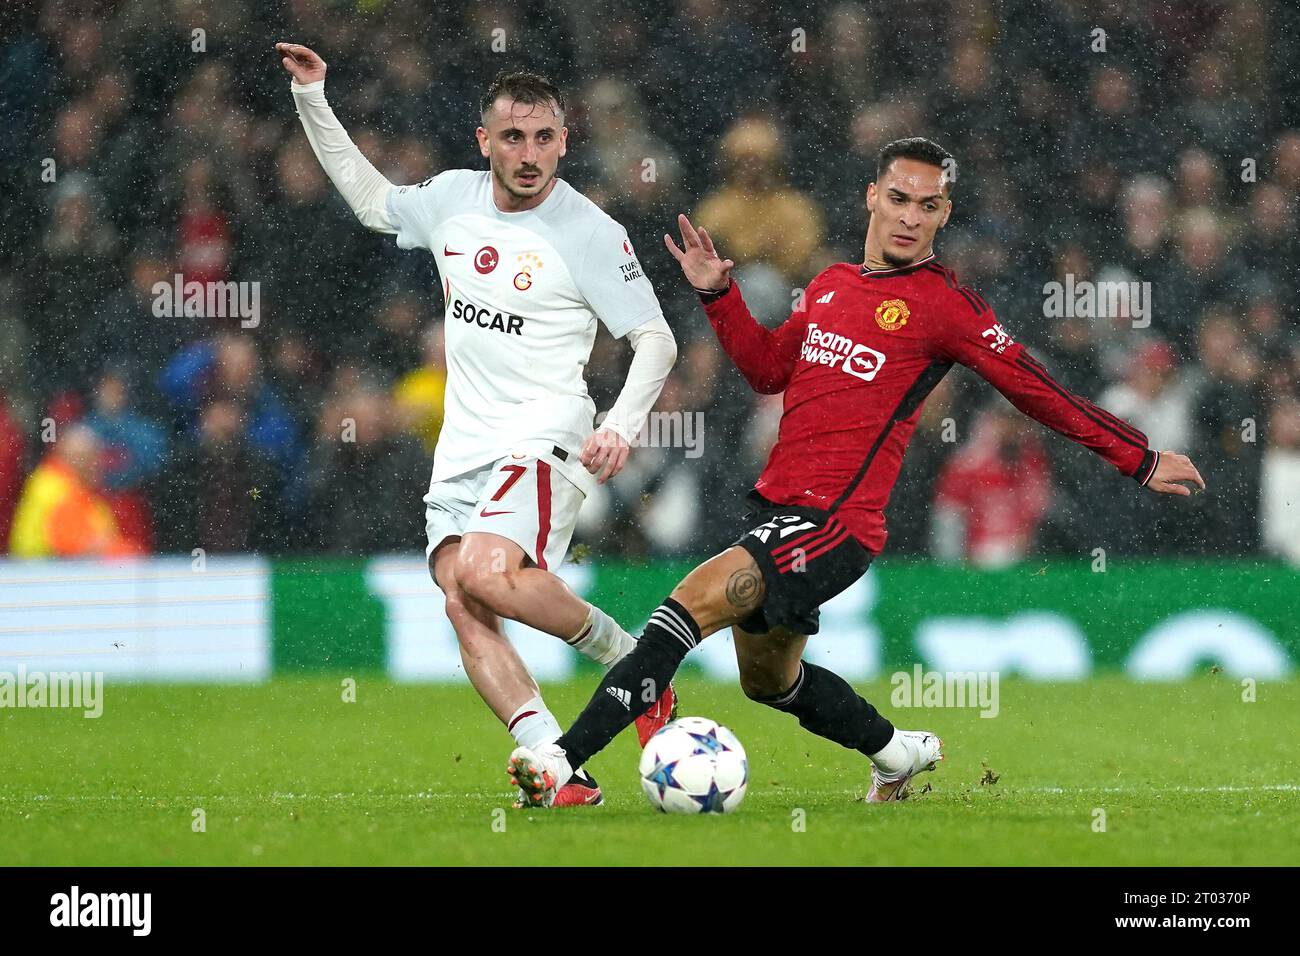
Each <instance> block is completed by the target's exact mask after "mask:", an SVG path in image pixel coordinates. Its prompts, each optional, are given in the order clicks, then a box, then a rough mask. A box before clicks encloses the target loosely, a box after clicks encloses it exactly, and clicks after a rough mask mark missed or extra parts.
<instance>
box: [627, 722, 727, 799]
mask: <svg viewBox="0 0 1300 956" xmlns="http://www.w3.org/2000/svg"><path fill="white" fill-rule="evenodd" d="M748 782H749V760H748V758H747V757H746V756H745V748H744V747H742V746H741V745H740V741H739V740H737V739H736V735H735V734H733V733H732V732H731V731H730V730H728V729H727V728H726V727H723V726H722V725H721V724H718V723H715V722H714V721H712V720H709V719H708V718H705V717H683V718H681V719H680V720H674V721H673V722H672V723H671V724H669V725H668V726H666V727H664V728H663V729H662V730H660V731H659V732H658V733H657V734H655V735H654V736H653V737H651V738H650V742H649V743H647V744H646V745H645V749H644V750H642V751H641V789H643V790H644V791H645V795H646V798H647V799H648V800H649V801H650V805H651V806H652V807H654V808H655V809H656V810H659V811H661V812H662V813H730V812H731V811H732V810H734V809H736V807H738V806H740V801H742V800H744V799H745V787H746V785H747V784H748Z"/></svg>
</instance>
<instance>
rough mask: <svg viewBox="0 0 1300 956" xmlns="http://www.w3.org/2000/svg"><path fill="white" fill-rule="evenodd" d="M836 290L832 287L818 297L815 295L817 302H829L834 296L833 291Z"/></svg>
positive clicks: (823, 303)
mask: <svg viewBox="0 0 1300 956" xmlns="http://www.w3.org/2000/svg"><path fill="white" fill-rule="evenodd" d="M836 291H837V290H835V289H832V290H831V291H830V292H827V293H826V294H825V295H821V296H818V297H817V302H818V303H820V304H821V305H825V304H826V303H827V302H829V301H830V300H831V299H833V298H835V292H836Z"/></svg>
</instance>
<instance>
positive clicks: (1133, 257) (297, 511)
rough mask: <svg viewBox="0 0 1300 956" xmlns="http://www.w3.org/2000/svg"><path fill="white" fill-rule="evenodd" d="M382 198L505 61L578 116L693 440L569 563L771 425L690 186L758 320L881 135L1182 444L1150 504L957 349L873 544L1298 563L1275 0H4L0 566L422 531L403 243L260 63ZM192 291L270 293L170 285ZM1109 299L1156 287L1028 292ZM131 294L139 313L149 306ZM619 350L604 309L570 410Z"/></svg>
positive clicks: (1019, 286) (434, 378) (1061, 342)
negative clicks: (1132, 300) (936, 166)
mask: <svg viewBox="0 0 1300 956" xmlns="http://www.w3.org/2000/svg"><path fill="white" fill-rule="evenodd" d="M277 40H294V41H297V42H302V43H305V44H307V45H309V46H311V47H313V48H314V49H316V50H317V51H318V52H319V53H321V55H322V56H323V57H324V59H325V60H326V61H327V62H328V63H329V79H328V83H327V94H328V95H329V97H330V100H331V102H332V103H333V105H334V108H335V110H336V112H337V114H338V115H339V117H340V119H341V121H342V122H343V123H344V125H345V126H346V127H347V128H348V129H349V131H350V133H351V134H352V136H353V138H354V140H355V141H356V142H357V144H358V145H359V146H360V147H361V149H362V151H363V152H364V153H365V154H366V155H367V156H368V157H369V158H370V159H371V160H372V161H373V162H374V164H375V165H376V166H377V167H378V168H379V169H380V170H381V171H382V172H384V173H385V175H387V176H388V178H389V179H390V180H392V181H394V182H396V183H413V182H418V181H421V180H423V179H425V178H427V177H428V176H430V175H432V174H434V173H436V172H437V171H439V170H441V169H446V168H455V167H465V166H468V167H473V168H482V165H483V160H482V159H481V157H480V156H479V155H478V153H477V149H476V148H475V146H474V142H473V132H474V128H475V126H476V125H477V108H478V106H477V104H478V98H479V95H480V93H481V90H482V89H484V88H485V87H486V85H487V83H488V81H489V80H490V78H491V77H492V75H493V74H495V73H496V72H497V71H498V70H500V69H504V68H529V69H534V70H537V71H541V72H545V73H547V74H548V75H550V76H551V77H552V78H553V79H555V80H556V81H557V82H558V83H560V84H561V86H562V87H563V88H564V89H566V91H567V92H568V95H569V99H570V109H569V114H568V116H567V123H568V125H569V126H570V128H571V136H570V140H569V154H568V157H567V158H566V159H565V160H564V162H563V164H562V166H561V175H563V176H564V177H565V178H566V179H567V180H568V181H569V182H571V183H572V184H573V185H574V186H575V187H577V188H579V189H581V190H583V191H584V192H586V193H587V195H589V196H590V197H591V198H592V199H594V200H595V201H596V202H598V203H599V204H601V205H602V206H603V207H604V208H605V209H606V210H607V211H608V212H609V213H610V214H611V215H612V216H613V217H614V218H616V219H617V220H619V221H620V222H621V223H623V224H624V225H625V226H626V227H627V229H628V231H629V233H630V235H631V237H632V241H633V244H634V245H635V246H636V247H637V249H638V253H639V257H640V259H641V261H642V263H643V265H644V268H645V270H646V272H647V274H648V275H649V276H650V278H651V280H652V282H653V283H654V285H655V288H656V290H657V291H658V293H659V296H660V299H661V302H662V303H663V305H664V309H665V314H666V316H667V318H668V321H669V322H670V323H671V324H672V325H673V327H674V329H675V330H676V332H677V335H678V339H679V342H680V359H679V363H678V367H677V369H676V370H675V372H674V373H673V376H672V377H671V379H670V381H669V383H668V385H667V387H666V388H665V390H664V394H663V398H662V400H661V402H660V405H659V406H658V407H659V408H660V409H661V410H663V411H666V412H669V413H672V412H682V413H683V414H684V415H685V416H687V418H688V419H690V418H691V417H692V416H695V415H696V414H697V413H702V422H703V435H702V439H703V442H702V448H701V450H702V454H699V455H698V456H695V455H694V454H690V455H688V454H686V453H685V452H684V450H683V449H682V448H680V447H678V448H640V449H637V450H636V451H634V453H633V455H632V456H631V460H630V463H629V466H628V468H627V470H626V471H625V472H624V474H623V475H621V476H620V477H619V478H618V479H616V480H615V481H614V482H612V483H610V484H609V485H607V486H605V487H603V488H601V489H600V490H599V492H598V493H597V494H596V495H595V496H594V497H593V498H592V499H591V500H590V501H589V502H588V505H587V507H586V508H585V509H584V512H583V517H582V519H581V525H580V530H579V535H578V540H579V541H580V542H581V543H582V544H583V545H585V546H586V547H588V548H590V549H592V550H593V551H595V552H596V553H598V554H605V555H624V556H643V555H678V554H698V553H701V552H707V551H710V550H712V549H717V548H720V547H721V546H722V545H724V544H725V543H726V542H727V541H729V540H731V539H732V537H734V535H735V533H736V523H737V521H738V520H739V518H740V516H741V514H742V513H743V505H742V502H741V499H742V497H743V495H744V493H745V491H746V490H747V489H748V487H750V486H751V484H752V481H753V479H754V477H755V476H756V475H757V473H758V470H759V469H760V467H761V465H762V462H763V460H764V458H765V455H766V452H767V449H768V448H769V447H770V444H771V442H772V440H773V438H774V436H775V426H776V421H777V419H778V417H779V414H780V400H779V397H776V398H766V397H760V396H756V395H754V394H752V393H750V392H749V391H748V389H747V388H746V387H745V386H744V383H743V381H742V380H741V379H740V377H739V375H738V374H737V373H736V372H735V370H734V369H733V368H732V367H731V366H730V364H729V361H728V360H727V359H726V357H725V355H723V354H722V353H721V352H720V350H719V349H718V347H717V345H716V342H715V341H714V339H713V337H712V334H711V332H710V330H709V328H708V324H707V322H706V321H705V319H704V317H703V314H702V312H701V311H700V309H699V308H698V305H697V304H696V302H695V301H694V297H693V295H692V294H691V293H690V290H689V289H687V288H685V286H684V283H683V282H682V280H681V276H680V273H679V271H678V270H677V268H676V266H675V264H674V263H673V262H672V260H671V259H670V258H669V257H668V255H667V254H666V252H665V250H664V247H663V243H662V239H661V236H662V235H663V233H664V232H665V231H666V230H667V229H669V228H670V227H671V225H672V223H673V220H674V216H675V214H676V213H677V212H679V211H685V212H688V213H690V214H691V215H692V216H693V218H694V219H695V220H696V221H697V222H700V223H702V224H704V225H706V226H707V227H708V228H709V230H710V232H711V233H712V234H713V236H714V237H715V240H716V241H717V242H718V244H719V246H720V248H721V249H723V250H724V254H725V255H727V256H729V257H731V258H734V259H735V260H736V261H737V262H738V263H739V264H740V265H739V268H738V271H737V275H738V279H739V281H740V283H741V284H742V286H743V288H744V289H745V293H746V297H747V299H748V301H749V303H750V306H751V308H752V309H753V310H754V311H755V313H756V314H758V315H760V316H761V317H762V319H763V321H765V322H768V323H770V324H776V323H779V322H780V321H782V320H783V319H784V318H785V317H786V315H787V314H788V313H789V311H790V308H791V306H792V303H794V302H795V301H796V299H797V294H798V290H799V289H800V288H801V287H802V286H803V285H805V284H806V283H807V282H808V281H809V280H810V279H811V278H812V277H813V276H814V275H815V274H816V273H817V272H818V271H820V270H821V269H822V268H824V267H825V266H826V265H828V264H830V263H832V262H837V261H848V262H859V261H861V259H862V242H863V233H864V229H865V217H864V210H863V192H864V189H865V186H866V184H867V183H868V182H869V181H870V180H871V179H872V178H873V174H874V163H875V155H876V152H877V150H878V149H879V148H880V146H881V145H883V144H884V143H886V142H888V141H889V140H891V139H895V138H898V137H900V136H907V135H924V136H928V137H931V138H933V139H935V140H937V141H938V142H940V143H941V144H943V145H944V146H946V147H947V148H948V149H949V150H951V151H952V152H953V153H954V154H955V155H956V157H957V159H958V163H959V166H958V173H957V178H956V182H955V188H954V192H953V199H954V203H955V208H954V212H953V216H952V219H951V222H950V223H949V225H948V226H947V228H946V229H945V230H944V231H943V232H941V233H940V236H939V241H938V245H937V252H938V257H939V259H940V260H941V261H942V262H944V264H945V265H947V266H948V267H950V268H952V269H954V270H955V271H956V272H957V274H958V276H959V277H960V278H961V279H962V281H963V283H964V284H967V285H970V286H972V287H974V288H976V289H978V290H979V291H980V292H981V293H982V294H983V296H984V297H985V298H986V299H987V300H988V301H989V302H990V303H991V304H992V305H993V307H994V309H995V310H996V312H997V314H998V316H999V320H1000V321H1001V322H1002V324H1003V325H1004V326H1005V327H1006V328H1007V329H1008V330H1009V331H1010V332H1011V333H1012V334H1013V335H1014V336H1015V337H1016V338H1017V339H1018V340H1020V341H1022V342H1024V343H1025V344H1026V345H1027V346H1028V347H1029V348H1030V349H1031V350H1032V351H1033V352H1034V353H1035V354H1036V355H1037V356H1038V358H1039V359H1040V360H1041V361H1043V363H1044V364H1045V365H1047V367H1048V368H1049V369H1050V370H1052V371H1053V373H1054V374H1055V375H1056V376H1057V377H1058V378H1059V379H1060V380H1061V381H1062V382H1063V383H1064V384H1065V385H1066V386H1067V387H1069V388H1071V389H1073V390H1075V391H1077V392H1079V393H1081V394H1084V395H1087V396H1089V397H1091V398H1093V399H1094V400H1096V401H1097V402H1098V403H1099V404H1101V405H1103V406H1104V407H1106V408H1108V409H1110V410H1112V411H1113V412H1115V413H1116V414H1118V415H1121V416H1123V417H1126V418H1128V419H1129V420H1130V421H1132V422H1133V423H1134V424H1136V425H1137V426H1138V427H1139V428H1141V429H1142V430H1143V431H1145V432H1146V433H1147V434H1148V435H1149V436H1150V438H1151V441H1152V443H1153V445H1155V446H1156V447H1159V448H1173V449H1177V450H1182V451H1185V452H1187V453H1189V454H1190V455H1191V456H1192V457H1193V460H1194V461H1196V463H1197V464H1198V465H1199V467H1200V469H1201V472H1202V474H1204V475H1205V477H1206V479H1207V480H1208V482H1209V485H1210V489H1211V491H1210V493H1208V494H1204V495H1197V496H1194V497H1192V498H1190V499H1180V500H1178V501H1173V502H1171V501H1170V500H1168V499H1162V500H1156V496H1152V495H1143V494H1139V493H1137V492H1136V491H1135V489H1134V488H1133V486H1132V485H1131V484H1128V483H1126V479H1123V478H1121V477H1119V476H1118V475H1117V474H1116V473H1115V472H1114V470H1113V469H1111V468H1110V467H1109V466H1106V465H1104V464H1103V463H1102V462H1100V461H1099V460H1097V459H1095V458H1094V457H1093V456H1091V454H1090V453H1088V452H1087V451H1084V450H1082V449H1079V448H1077V447H1075V446H1074V445H1072V444H1071V443H1070V442H1068V441H1065V440H1063V439H1060V438H1057V437H1055V436H1052V435H1051V434H1050V433H1048V432H1046V431H1045V430H1044V429H1042V428H1041V427H1040V426H1038V425H1037V424H1035V423H1033V422H1031V421H1028V420H1026V419H1023V418H1022V417H1020V416H1019V415H1018V414H1017V413H1015V412H1014V411H1013V410H1011V409H1010V406H1009V405H1008V404H1007V403H1006V402H1005V401H1004V400H1003V399H1002V398H1001V397H1000V396H998V395H997V394H996V393H995V392H993V391H992V390H991V389H990V388H989V387H988V386H986V385H985V384H984V383H983V382H981V381H980V380H978V379H977V378H976V377H975V376H974V375H973V374H971V373H969V372H967V371H965V370H960V369H958V370H955V371H954V372H953V373H950V375H949V376H948V377H947V379H945V381H944V382H943V383H942V384H941V386H940V387H939V388H938V389H937V390H936V391H935V393H934V395H933V397H932V398H931V400H930V402H929V403H928V405H927V406H926V409H925V411H924V413H923V417H922V420H921V423H920V425H919V426H918V429H917V432H916V436H915V438H914V440H913V442H912V447H911V450H910V452H909V455H908V459H907V462H906V464H905V466H904V471H903V476H902V478H901V480H900V482H899V485H898V487H897V489H896V491H895V495H894V500H893V501H892V502H891V504H890V507H889V510H888V512H887V518H888V522H889V528H890V534H891V541H890V545H889V550H890V553H892V554H901V555H934V556H936V557H939V558H943V559H951V560H970V561H973V562H976V563H979V564H983V565H999V564H1004V563H1007V562H1011V561H1017V560H1021V559H1024V558H1032V557H1037V556H1040V555H1049V554H1079V553H1085V554H1087V553H1090V552H1092V551H1093V549H1095V548H1105V549H1108V550H1113V551H1117V552H1120V553H1134V554H1175V553H1177V554H1196V555H1259V554H1277V555H1282V556H1284V557H1286V558H1288V559H1289V560H1291V561H1293V562H1297V563H1300V334H1298V329H1300V323H1298V322H1297V319H1298V316H1297V305H1296V301H1295V296H1294V295H1293V293H1292V290H1293V289H1294V288H1295V287H1296V285H1297V280H1298V279H1300V275H1298V270H1300V255H1298V253H1300V232H1298V230H1297V216H1298V215H1300V210H1298V209H1297V197H1300V71H1298V70H1296V68H1295V64H1297V63H1300V12H1298V11H1297V10H1296V9H1295V7H1294V6H1293V5H1292V4H1290V3H1286V2H1282V0H1234V2H1227V0H1222V2H1221V0H1186V2H1173V0H1124V2H1118V0H1116V2H1109V0H910V2H909V3H907V4H903V5H900V4H897V3H890V2H888V0H857V2H853V0H843V2H801V3H796V2H781V0H775V2H765V3H763V4H753V5H752V6H751V5H749V4H737V3H727V2H723V0H667V2H663V3H654V2H649V0H618V2H613V0H582V2H578V0H521V2H512V3H493V2H485V3H444V2H436V0H435V2H428V3H409V2H396V0H286V2H283V3H278V2H276V3H273V2H254V0H203V2H198V0H49V2H24V0H16V2H12V3H9V4H7V5H5V6H4V7H2V8H0V118H3V121H4V124H5V135H4V137H2V138H0V198H2V199H3V208H4V216H5V221H4V223H3V226H2V227H0V550H4V549H5V548H6V547H7V549H8V551H9V552H10V553H12V554H15V555H30V556H40V555H49V554H78V553H80V554H92V553H93V554H138V553H191V552H192V551H193V549H195V548H203V549H205V551H207V552H209V553H213V552H223V551H248V550H256V551H261V552H266V553H272V554H299V553H320V552H323V553H336V554H370V553H376V552H388V551H416V550H418V549H420V548H421V547H422V544H423V506H422V504H421V502H420V498H421V495H422V494H423V491H424V488H425V486H426V485H427V482H428V470H429V463H430V460H431V454H432V449H433V447H434V445H435V444H436V441H437V436H438V429H439V425H440V422H441V408H442V392H443V386H444V382H445V363H444V357H443V349H442V339H441V333H440V321H439V320H438V318H437V316H438V312H439V310H440V308H441V295H440V289H439V283H438V278H437V275H436V273H435V271H434V268H433V263H432V260H431V258H430V257H428V255H427V254H426V253H422V252H402V251H400V250H398V249H397V248H396V245H395V244H394V243H393V241H392V239H391V238H388V237H383V236H379V235H377V234H373V233H369V232H367V231H366V230H365V229H363V228H362V227H361V226H360V225H359V224H358V223H357V222H356V221H355V219H353V217H352V216H351V214H350V213H349V211H348V209H347V208H346V206H345V205H344V204H343V203H342V201H341V200H340V199H339V198H338V197H337V195H336V193H335V192H334V190H333V188H332V186H331V185H330V183H329V181H328V180H327V179H326V178H325V176H324V175H323V173H322V171H321V170H320V168H319V166H318V165H317V163H316V161H315V159H314V157H313V156H312V153H311V150H310V148H309V147H308V145H307V142H306V140H305V138H304V136H303V134H302V132H301V128H300V127H299V125H298V123H297V120H296V117H295V115H294V110H293V103H292V100H291V97H290V94H289V91H288V86H289V80H288V78H287V76H286V75H285V74H284V72H283V70H282V69H281V67H280V65H279V62H278V58H277V57H276V56H274V55H273V53H272V49H271V46H272V44H273V43H274V42H275V41H277ZM176 276H181V277H183V281H184V282H191V281H194V282H222V281H230V282H237V283H257V289H258V296H257V301H258V310H257V315H256V316H254V317H253V318H252V319H251V320H250V318H249V317H248V316H228V317H224V318H219V317H211V316H209V317H203V316H202V315H190V314H186V313H185V311H184V310H183V309H182V310H180V313H179V314H177V312H176V310H175V309H169V308H168V307H167V303H168V302H171V297H170V293H169V294H168V296H166V297H165V299H166V301H163V298H164V297H160V295H159V293H158V291H157V290H158V287H159V284H160V283H162V284H164V285H166V286H168V287H170V286H171V284H172V283H173V278H174V277H176ZM1053 282H1060V283H1062V284H1064V285H1065V286H1066V287H1067V288H1083V287H1084V286H1086V285H1087V284H1089V283H1102V284H1105V283H1126V284H1127V283H1137V284H1139V285H1138V286H1135V287H1134V288H1139V287H1140V288H1147V289H1149V290H1150V299H1149V303H1148V304H1149V306H1150V309H1149V310H1148V311H1147V312H1146V313H1145V314H1144V315H1139V314H1138V313H1137V312H1136V311H1135V310H1134V309H1133V308H1132V307H1129V308H1124V307H1115V308H1107V307H1104V306H1103V307H1101V308H1098V309H1091V310H1090V309H1089V308H1087V307H1086V306H1079V307H1075V308H1066V309H1065V310H1061V309H1059V308H1058V309H1054V308H1052V307H1051V306H1050V305H1049V298H1050V297H1049V295H1048V294H1047V290H1048V287H1049V285H1050V284H1051V283H1053ZM160 313H163V314H160ZM628 359H629V352H628V350H627V348H626V345H625V344H624V343H622V342H618V341H614V340H612V339H610V338H609V337H608V336H606V335H605V334H604V333H603V332H602V333H601V336H600V338H599V339H598V341H597V345H596V349H595V352H594V353H593V356H592V360H591V363H590V364H589V366H588V380H589V385H590V388H591V391H592V394H593V397H594V398H595V399H596V401H597V405H598V407H601V408H608V407H609V405H610V403H611V402H612V401H613V398H614V397H615V396H616V395H617V392H618V390H619V387H620V385H621V383H622V381H623V376H624V372H625V370H626V367H627V362H628Z"/></svg>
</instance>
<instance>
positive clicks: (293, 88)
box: [289, 80, 325, 96]
mask: <svg viewBox="0 0 1300 956" xmlns="http://www.w3.org/2000/svg"><path fill="white" fill-rule="evenodd" d="M289 91H290V92H291V93H293V95H294V96H307V95H309V94H312V93H324V92H325V81H324V80H317V81H316V82H315V83H299V82H298V81H297V80H290V81H289Z"/></svg>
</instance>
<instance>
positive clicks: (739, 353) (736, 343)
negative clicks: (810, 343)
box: [664, 215, 807, 395]
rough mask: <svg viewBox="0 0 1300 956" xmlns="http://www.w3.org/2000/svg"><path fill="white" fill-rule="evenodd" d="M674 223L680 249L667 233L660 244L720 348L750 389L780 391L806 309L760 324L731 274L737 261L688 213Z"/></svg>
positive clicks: (796, 347)
mask: <svg viewBox="0 0 1300 956" xmlns="http://www.w3.org/2000/svg"><path fill="white" fill-rule="evenodd" d="M677 227H678V229H679V230H680V231H681V235H682V247H683V248H680V249H679V248H678V247H677V244H676V243H675V242H673V240H672V237H671V236H668V235H665V236H664V244H665V245H667V246H668V251H669V252H670V253H672V256H673V258H674V259H676V260H677V263H678V265H680V266H681V267H682V272H683V274H685V276H686V279H687V281H688V282H690V284H691V286H692V287H693V288H694V289H695V291H696V292H697V293H698V294H699V296H700V301H701V302H702V303H703V305H704V312H705V314H706V315H708V317H709V323H710V324H711V325H712V326H713V331H714V332H715V333H716V334H717V336H718V343H719V344H720V345H721V346H722V348H723V351H725V352H726V353H727V355H729V356H730V357H731V360H732V361H733V362H735V363H736V368H738V369H740V374H742V375H743V376H745V381H747V382H749V385H750V387H751V388H752V389H753V390H754V391H756V392H759V393H760V394H763V395H773V394H776V393H777V392H781V391H784V390H785V387H786V385H787V384H789V381H790V376H791V375H792V374H793V373H794V365H795V361H796V359H798V357H799V343H800V342H801V341H803V336H804V331H805V328H806V326H807V317H806V313H795V314H793V315H791V316H790V318H789V319H788V320H787V321H786V322H785V323H784V324H783V325H781V326H780V328H777V329H775V330H772V329H767V328H764V327H763V326H762V325H760V324H759V323H758V320H757V319H755V318H754V316H753V314H752V313H751V312H750V311H749V308H748V307H747V306H746V305H745V300H744V298H743V297H742V296H741V294H740V287H739V286H737V285H736V284H735V283H734V282H733V281H732V280H731V270H732V268H733V267H734V266H735V263H734V262H732V261H731V260H730V259H721V258H719V256H718V253H717V250H716V249H714V247H713V240H712V239H711V238H710V237H709V233H708V231H707V230H705V229H703V228H701V229H699V230H696V229H695V227H694V226H692V225H691V221H690V220H689V219H687V218H686V217H685V216H680V215H679V216H678V217H677Z"/></svg>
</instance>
